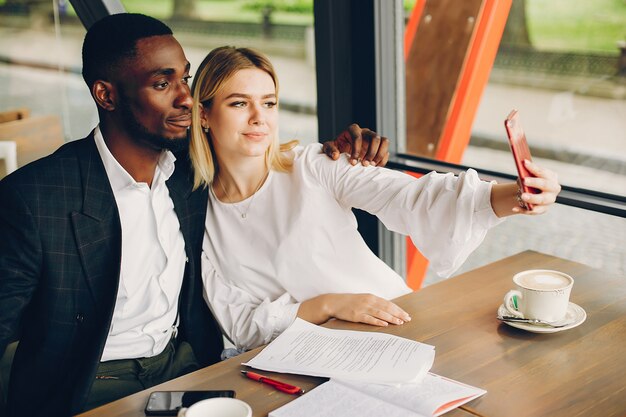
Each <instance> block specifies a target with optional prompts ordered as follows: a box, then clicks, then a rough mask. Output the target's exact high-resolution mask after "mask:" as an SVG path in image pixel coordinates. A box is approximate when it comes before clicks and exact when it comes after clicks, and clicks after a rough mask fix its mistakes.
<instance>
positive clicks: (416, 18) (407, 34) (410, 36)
mask: <svg viewBox="0 0 626 417" xmlns="http://www.w3.org/2000/svg"><path fill="white" fill-rule="evenodd" d="M425 5H426V0H417V1H416V2H415V5H414V6H413V11H411V17H409V21H408V23H407V24H406V28H405V29H404V59H406V58H407V57H408V56H409V51H410V50H411V45H413V40H414V39H415V33H416V32H417V25H418V24H419V22H420V19H421V18H422V12H423V11H424V6H425Z"/></svg>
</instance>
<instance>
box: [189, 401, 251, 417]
mask: <svg viewBox="0 0 626 417" xmlns="http://www.w3.org/2000/svg"><path fill="white" fill-rule="evenodd" d="M213 416H219V417H252V409H251V408H250V406H249V405H248V404H246V403H245V402H243V401H241V400H238V399H236V398H226V397H220V398H209V399H207V400H202V401H198V402H197V403H195V404H193V405H192V406H191V407H189V408H181V409H180V411H179V412H178V417H213Z"/></svg>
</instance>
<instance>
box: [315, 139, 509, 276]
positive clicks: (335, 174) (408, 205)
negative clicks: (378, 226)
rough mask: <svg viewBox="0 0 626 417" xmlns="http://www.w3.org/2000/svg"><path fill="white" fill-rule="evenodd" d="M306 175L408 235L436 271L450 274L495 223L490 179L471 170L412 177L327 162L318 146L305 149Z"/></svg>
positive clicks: (342, 159) (341, 161)
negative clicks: (482, 177) (307, 171)
mask: <svg viewBox="0 0 626 417" xmlns="http://www.w3.org/2000/svg"><path fill="white" fill-rule="evenodd" d="M303 152H304V153H305V155H304V157H305V158H306V159H307V161H306V163H305V164H303V166H304V167H307V168H306V169H308V170H309V171H310V172H309V174H310V176H311V177H312V178H314V179H315V181H317V182H319V184H320V185H321V186H323V187H325V188H326V189H327V190H328V191H329V192H331V193H333V195H334V196H335V198H336V199H337V201H339V202H340V204H342V205H344V206H346V207H355V208H359V209H361V210H365V211H367V212H368V213H370V214H373V215H375V216H377V217H378V218H379V219H380V220H381V221H382V222H383V224H384V225H385V227H387V229H389V230H391V231H393V232H398V233H401V234H404V235H409V236H410V237H411V240H412V241H413V243H414V244H415V246H416V247H417V248H418V249H419V251H420V252H421V253H422V254H423V255H424V256H425V257H426V258H428V259H429V261H430V263H431V267H432V268H433V269H434V270H435V271H436V272H437V274H438V275H440V276H442V277H445V276H450V275H451V274H452V273H453V272H454V271H455V270H457V269H458V268H459V267H460V266H461V264H462V263H463V262H464V261H465V260H466V259H467V257H468V256H469V254H470V253H471V252H472V251H473V250H474V249H476V248H477V247H478V246H479V245H480V243H481V242H482V241H483V239H484V237H485V235H486V233H487V231H488V230H489V229H490V228H491V227H493V226H495V225H496V224H498V223H500V222H501V221H502V220H501V219H499V218H498V217H497V216H496V215H495V213H494V212H493V209H492V208H491V203H490V195H491V187H492V184H491V183H490V182H486V181H481V180H480V179H479V178H478V174H477V173H476V171H474V170H473V169H469V170H468V171H466V172H463V173H461V174H460V175H459V176H458V177H457V176H454V175H453V174H451V173H448V174H439V173H436V172H431V173H429V174H427V175H424V176H422V177H420V178H417V179H416V178H415V177H412V176H410V175H407V174H405V173H403V172H400V171H394V170H390V169H386V168H378V167H372V166H369V167H364V166H362V165H361V164H357V165H355V166H352V165H350V163H349V162H348V160H347V158H346V157H345V155H342V156H341V157H340V159H339V161H331V160H330V159H329V158H327V157H326V156H325V155H324V154H320V146H319V145H317V144H316V145H311V146H309V147H307V148H305V149H304V151H303Z"/></svg>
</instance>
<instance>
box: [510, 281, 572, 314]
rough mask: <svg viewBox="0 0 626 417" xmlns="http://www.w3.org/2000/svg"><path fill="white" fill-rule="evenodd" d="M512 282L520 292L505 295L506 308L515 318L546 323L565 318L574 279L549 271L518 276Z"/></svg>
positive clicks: (515, 291)
mask: <svg viewBox="0 0 626 417" xmlns="http://www.w3.org/2000/svg"><path fill="white" fill-rule="evenodd" d="M513 282H514V283H515V285H516V286H517V289H515V290H511V291H509V292H507V293H506V295H505V296H504V307H505V308H506V309H507V311H508V312H509V313H511V314H512V315H513V316H515V317H520V318H525V319H539V320H544V321H557V320H560V319H562V318H563V317H565V314H566V313H567V307H568V305H569V296H570V292H571V291H572V286H573V285H574V279H573V278H572V277H570V276H569V275H567V274H564V273H563V272H559V271H552V270H549V269H530V270H527V271H522V272H520V273H517V274H515V276H513ZM514 297H515V299H514ZM516 304H517V307H516Z"/></svg>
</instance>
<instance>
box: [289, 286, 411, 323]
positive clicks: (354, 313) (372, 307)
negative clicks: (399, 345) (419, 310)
mask: <svg viewBox="0 0 626 417" xmlns="http://www.w3.org/2000/svg"><path fill="white" fill-rule="evenodd" d="M298 317H300V318H301V319H304V320H307V321H309V322H311V323H315V324H321V323H324V322H326V321H328V320H329V319H331V318H337V319H340V320H345V321H351V322H355V323H366V324H371V325H374V326H387V325H389V324H397V325H399V324H404V323H405V322H407V321H410V320H411V316H409V314H408V313H407V312H406V311H404V310H403V309H401V308H400V307H398V306H397V305H396V304H394V303H393V302H391V301H388V300H385V299H384V298H381V297H377V296H375V295H373V294H324V295H320V296H317V297H315V298H311V299H310V300H307V301H305V302H303V303H302V304H300V309H299V310H298Z"/></svg>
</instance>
